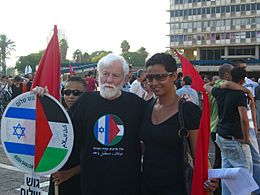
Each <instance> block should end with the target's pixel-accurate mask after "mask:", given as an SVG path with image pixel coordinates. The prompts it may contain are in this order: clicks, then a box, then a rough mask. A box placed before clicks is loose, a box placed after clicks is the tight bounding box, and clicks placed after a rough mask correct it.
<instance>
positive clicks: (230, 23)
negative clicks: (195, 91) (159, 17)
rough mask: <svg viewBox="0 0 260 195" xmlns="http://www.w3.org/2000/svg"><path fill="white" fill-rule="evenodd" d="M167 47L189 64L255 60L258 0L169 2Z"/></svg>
mask: <svg viewBox="0 0 260 195" xmlns="http://www.w3.org/2000/svg"><path fill="white" fill-rule="evenodd" d="M170 2H171V3H170V4H171V8H170V15H171V18H170V47H171V49H172V50H174V49H183V50H184V56H186V57H187V58H188V59H190V60H222V59H234V58H245V59H259V55H260V52H259V45H260V0H171V1H170Z"/></svg>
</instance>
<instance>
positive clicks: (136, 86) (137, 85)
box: [130, 69, 145, 98]
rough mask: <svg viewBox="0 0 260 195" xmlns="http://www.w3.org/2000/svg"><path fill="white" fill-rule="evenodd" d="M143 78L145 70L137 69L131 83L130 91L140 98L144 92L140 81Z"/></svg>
mask: <svg viewBox="0 0 260 195" xmlns="http://www.w3.org/2000/svg"><path fill="white" fill-rule="evenodd" d="M144 80H145V71H144V70H143V69H139V70H138V71H137V79H136V80H135V81H134V82H133V83H132V84H131V87H130V92H131V93H134V94H136V95H138V96H139V97H141V98H142V97H143V94H144V93H145V90H144V88H143V87H142V83H143V81H144Z"/></svg>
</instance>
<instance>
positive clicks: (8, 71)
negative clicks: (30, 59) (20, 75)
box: [6, 67, 16, 77]
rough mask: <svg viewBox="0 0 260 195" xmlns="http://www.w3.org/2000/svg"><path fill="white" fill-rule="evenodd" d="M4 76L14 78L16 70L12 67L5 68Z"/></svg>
mask: <svg viewBox="0 0 260 195" xmlns="http://www.w3.org/2000/svg"><path fill="white" fill-rule="evenodd" d="M6 75H8V76H12V77H14V76H15V75H16V69H15V68H14V67H10V68H7V69H6Z"/></svg>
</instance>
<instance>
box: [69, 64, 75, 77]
mask: <svg viewBox="0 0 260 195" xmlns="http://www.w3.org/2000/svg"><path fill="white" fill-rule="evenodd" d="M69 66H70V76H73V75H74V70H73V68H72V66H71V65H69Z"/></svg>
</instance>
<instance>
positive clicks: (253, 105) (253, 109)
mask: <svg viewBox="0 0 260 195" xmlns="http://www.w3.org/2000/svg"><path fill="white" fill-rule="evenodd" d="M249 106H250V109H251V114H252V120H253V124H254V128H255V133H256V134H257V122H256V105H255V101H254V99H250V103H249Z"/></svg>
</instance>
